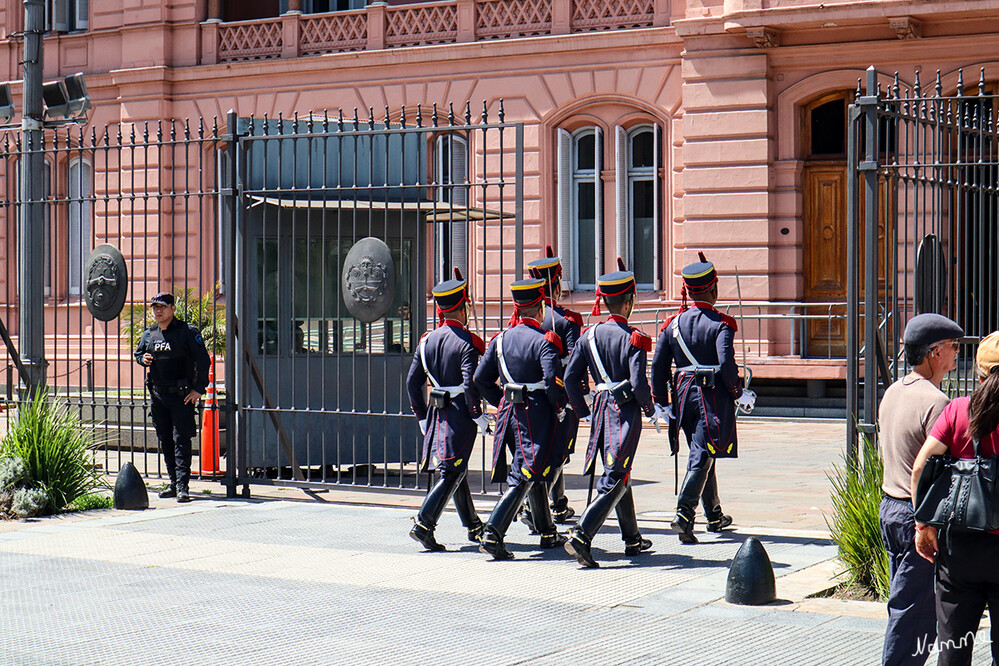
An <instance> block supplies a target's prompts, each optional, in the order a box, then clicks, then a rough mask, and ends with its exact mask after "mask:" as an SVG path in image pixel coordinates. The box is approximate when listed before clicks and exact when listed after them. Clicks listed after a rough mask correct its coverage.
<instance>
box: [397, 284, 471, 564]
mask: <svg viewBox="0 0 999 666" xmlns="http://www.w3.org/2000/svg"><path fill="white" fill-rule="evenodd" d="M433 294H434V302H435V303H436V308H437V318H438V322H439V325H438V327H437V328H435V329H434V330H432V331H428V332H427V333H426V334H424V336H423V337H422V338H421V339H420V344H419V345H418V346H417V349H416V352H415V354H414V355H413V364H412V366H410V368H409V377H408V378H407V380H406V388H407V389H408V391H409V402H410V404H411V405H412V407H413V413H414V414H416V418H418V419H419V420H420V429H421V430H422V431H423V455H422V458H421V460H422V464H421V466H420V471H421V472H423V471H427V470H428V469H429V467H430V465H433V466H434V468H435V469H436V470H437V471H438V472H439V473H440V478H439V479H438V480H437V482H436V483H435V484H434V485H433V487H432V488H430V491H429V492H428V493H427V497H426V499H424V500H423V506H421V507H420V512H419V513H418V514H417V515H416V524H415V525H413V529H412V530H411V531H410V532H409V536H411V537H412V538H413V539H414V540H416V541H419V542H420V543H421V544H423V547H424V548H426V549H427V550H429V551H441V550H444V549H445V548H444V546H442V545H441V544H439V543H438V542H437V540H436V539H434V528H435V527H436V526H437V520H438V519H439V518H440V515H441V513H442V512H443V511H444V507H445V506H447V503H448V501H449V500H450V499H451V498H452V497H454V506H455V508H456V509H457V510H458V518H459V519H460V520H461V524H462V525H464V526H465V529H467V530H468V540H469V541H473V542H478V540H479V539H480V538H481V537H482V529H483V525H482V521H481V520H479V516H478V515H476V513H475V506H474V504H473V503H472V491H471V489H470V488H469V486H468V478H467V472H468V459H469V457H470V455H471V453H472V446H473V445H474V444H475V433H476V421H477V420H479V421H480V423H481V427H482V429H483V431H485V429H486V427H487V426H488V423H486V421H485V418H484V417H483V414H482V406H481V398H480V396H479V390H478V389H477V388H476V387H475V384H474V383H473V382H472V375H473V374H474V373H475V368H476V367H477V366H478V364H479V358H480V357H481V356H482V352H483V351H485V343H484V342H483V341H482V338H480V337H479V336H477V335H476V334H475V333H472V332H471V331H469V330H468V329H467V328H466V325H467V323H468V303H469V298H468V284H467V283H466V282H465V280H462V279H455V280H448V281H446V282H442V283H441V284H439V285H437V286H436V287H434V290H433ZM427 382H429V383H430V405H429V407H428V405H427V401H426V399H425V397H424V396H425V387H426V385H427Z"/></svg>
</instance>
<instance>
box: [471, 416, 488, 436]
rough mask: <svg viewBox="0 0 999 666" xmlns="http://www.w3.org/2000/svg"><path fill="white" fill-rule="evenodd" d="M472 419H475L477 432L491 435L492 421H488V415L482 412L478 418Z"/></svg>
mask: <svg viewBox="0 0 999 666" xmlns="http://www.w3.org/2000/svg"><path fill="white" fill-rule="evenodd" d="M473 420H474V421H475V424H476V425H477V426H479V432H481V433H482V434H483V435H491V434H492V433H493V429H492V423H490V421H489V417H488V416H486V415H485V414H482V415H481V416H479V418H477V419H473Z"/></svg>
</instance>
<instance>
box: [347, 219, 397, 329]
mask: <svg viewBox="0 0 999 666" xmlns="http://www.w3.org/2000/svg"><path fill="white" fill-rule="evenodd" d="M341 284H342V291H343V301H344V303H346V305H347V309H348V310H349V311H350V314H352V315H354V317H355V318H357V319H358V320H360V321H363V322H366V323H370V322H373V321H377V320H378V319H381V318H382V317H384V316H385V313H387V312H388V310H389V307H390V306H391V305H392V299H393V298H395V262H394V261H392V251H391V250H389V247H388V245H386V244H385V242H384V241H382V240H381V239H380V238H374V237H370V236H369V237H368V238H362V239H361V240H359V241H357V242H356V243H354V247H352V248H350V252H348V253H347V258H346V260H344V262H343V275H342V276H341Z"/></svg>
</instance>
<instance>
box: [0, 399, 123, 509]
mask: <svg viewBox="0 0 999 666" xmlns="http://www.w3.org/2000/svg"><path fill="white" fill-rule="evenodd" d="M97 444H99V442H96V441H95V439H94V436H93V434H92V431H91V430H88V429H85V428H84V427H83V425H82V423H81V422H80V418H79V416H78V415H77V414H75V413H72V412H70V410H69V409H67V408H66V406H65V405H63V404H61V403H58V402H55V401H54V400H50V399H49V395H48V392H47V391H45V390H42V391H38V392H37V393H36V394H35V395H34V396H32V397H31V398H30V399H28V400H26V401H25V402H23V403H21V404H20V405H19V406H18V408H17V411H16V412H15V413H14V416H13V419H12V421H11V422H10V425H9V429H8V431H7V434H6V435H5V436H4V438H3V440H2V441H0V457H13V458H19V459H20V460H21V462H22V463H23V464H24V470H25V474H24V477H25V480H26V481H27V483H28V485H30V486H31V487H33V488H36V489H41V490H43V491H44V492H45V493H46V494H47V495H48V500H49V502H48V504H49V508H50V509H51V510H53V511H59V510H61V509H62V508H63V507H65V506H66V505H68V504H69V503H70V502H72V501H73V500H75V499H76V498H77V497H80V496H81V495H87V494H90V493H92V492H93V491H94V490H95V489H97V488H101V487H106V484H105V483H104V481H103V479H102V478H101V475H100V474H99V473H98V472H97V471H96V469H95V468H94V464H93V460H92V458H91V453H90V449H92V448H94V447H95V446H96V445H97Z"/></svg>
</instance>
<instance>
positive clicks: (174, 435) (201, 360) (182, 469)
mask: <svg viewBox="0 0 999 666" xmlns="http://www.w3.org/2000/svg"><path fill="white" fill-rule="evenodd" d="M149 306H150V307H151V308H152V311H153V319H155V320H156V323H155V324H153V325H152V326H150V327H149V328H148V329H147V330H146V331H145V332H144V333H143V334H142V338H141V339H140V340H139V344H138V346H137V347H136V348H135V360H136V361H137V362H138V363H139V365H143V366H146V367H147V368H149V374H148V375H147V376H146V386H147V387H148V388H149V398H150V401H149V415H150V417H151V418H152V420H153V428H154V429H155V430H156V438H157V439H158V440H159V442H160V450H161V451H163V461H164V462H165V463H166V468H167V475H168V476H169V477H170V485H169V486H167V487H166V489H164V490H163V491H162V492H161V493H160V497H176V498H177V501H178V502H190V501H191V495H190V491H189V483H190V481H191V438H192V437H194V433H195V431H196V426H195V423H194V416H195V412H196V411H197V408H198V400H199V399H200V398H201V396H202V395H203V394H204V393H205V390H206V389H207V388H208V366H209V365H210V364H211V358H210V357H209V356H208V350H207V349H205V341H204V339H203V338H202V337H201V333H200V332H199V331H198V329H196V328H195V327H194V326H191V325H190V324H188V323H187V322H184V321H181V320H180V319H177V318H176V316H175V315H176V313H177V306H176V305H174V298H173V294H170V293H167V292H165V291H161V292H160V293H158V294H156V295H155V296H153V298H152V299H151V300H150V301H149Z"/></svg>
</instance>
